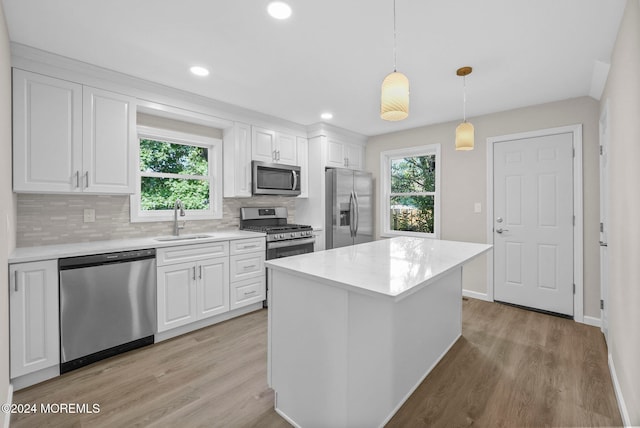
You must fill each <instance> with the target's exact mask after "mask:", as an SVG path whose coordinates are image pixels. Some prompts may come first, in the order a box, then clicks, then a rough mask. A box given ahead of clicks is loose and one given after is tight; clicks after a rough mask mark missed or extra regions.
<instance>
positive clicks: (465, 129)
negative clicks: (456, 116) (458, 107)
mask: <svg viewBox="0 0 640 428" xmlns="http://www.w3.org/2000/svg"><path fill="white" fill-rule="evenodd" d="M473 138H474V137H473V125H472V124H470V123H469V122H462V123H461V124H460V125H458V127H457V128H456V150H473Z"/></svg>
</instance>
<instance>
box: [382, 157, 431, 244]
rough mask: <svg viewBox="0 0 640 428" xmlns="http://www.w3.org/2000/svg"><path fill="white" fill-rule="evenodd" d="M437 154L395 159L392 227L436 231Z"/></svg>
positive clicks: (392, 163) (392, 170) (415, 230)
mask: <svg viewBox="0 0 640 428" xmlns="http://www.w3.org/2000/svg"><path fill="white" fill-rule="evenodd" d="M435 191H436V157H435V155H428V156H415V157H405V158H399V159H392V160H391V195H390V201H389V202H390V203H389V207H390V210H391V212H390V216H389V218H390V221H391V224H390V228H391V230H399V231H409V232H422V233H434V202H435Z"/></svg>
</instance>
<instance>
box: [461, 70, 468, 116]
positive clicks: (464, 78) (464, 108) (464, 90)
mask: <svg viewBox="0 0 640 428" xmlns="http://www.w3.org/2000/svg"><path fill="white" fill-rule="evenodd" d="M462 93H463V95H462V121H463V122H466V121H467V76H462Z"/></svg>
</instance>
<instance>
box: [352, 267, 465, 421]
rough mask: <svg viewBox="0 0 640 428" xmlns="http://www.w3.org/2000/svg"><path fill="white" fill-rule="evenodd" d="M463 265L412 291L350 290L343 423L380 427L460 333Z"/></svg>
mask: <svg viewBox="0 0 640 428" xmlns="http://www.w3.org/2000/svg"><path fill="white" fill-rule="evenodd" d="M461 272H462V268H460V267H459V268H456V269H454V270H452V271H451V272H449V273H447V274H446V275H444V276H442V277H441V278H439V279H437V280H436V281H434V282H433V283H431V284H427V285H426V286H424V287H423V288H421V289H420V290H419V291H417V292H416V293H413V294H411V295H409V296H407V297H406V298H404V299H402V300H400V301H398V302H395V301H394V300H393V299H390V298H376V297H373V296H370V295H366V294H361V293H356V292H351V293H349V309H348V310H349V344H348V346H349V369H348V375H349V385H348V402H349V406H348V410H347V411H348V426H354V427H355V426H370V427H376V426H383V425H384V424H385V423H386V422H388V421H389V419H391V417H392V416H393V415H394V414H395V413H396V412H397V411H398V409H399V408H400V407H401V406H402V404H403V403H404V402H405V401H406V400H407V398H409V396H410V395H411V393H412V392H413V391H414V390H415V389H416V388H417V387H418V386H419V385H420V383H421V382H422V380H424V378H425V377H426V376H427V374H428V373H429V372H430V371H431V370H432V369H433V367H435V365H436V364H437V363H438V361H440V359H441V358H442V357H443V356H444V355H445V353H446V352H447V351H448V350H449V348H450V347H451V346H452V345H453V344H454V343H455V342H456V341H457V340H458V338H459V337H460V335H461V333H462V274H461Z"/></svg>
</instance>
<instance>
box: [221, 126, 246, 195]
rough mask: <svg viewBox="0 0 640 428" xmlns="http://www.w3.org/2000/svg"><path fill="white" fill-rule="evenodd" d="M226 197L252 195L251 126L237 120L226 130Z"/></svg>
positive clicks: (224, 138)
mask: <svg viewBox="0 0 640 428" xmlns="http://www.w3.org/2000/svg"><path fill="white" fill-rule="evenodd" d="M222 153H223V156H224V166H223V170H224V197H225V198H248V197H250V196H251V126H249V125H247V124H244V123H240V122H236V123H234V124H233V126H232V127H229V128H226V129H225V130H224V137H223V150H222Z"/></svg>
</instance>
